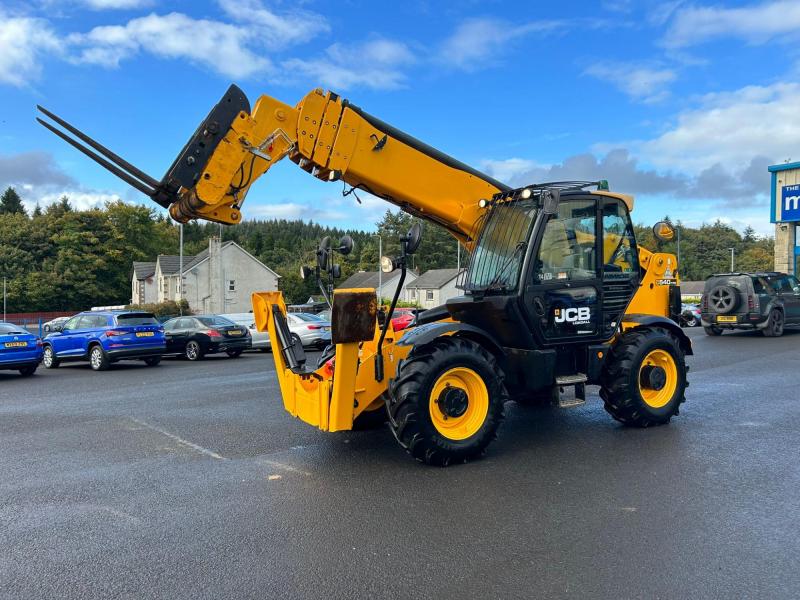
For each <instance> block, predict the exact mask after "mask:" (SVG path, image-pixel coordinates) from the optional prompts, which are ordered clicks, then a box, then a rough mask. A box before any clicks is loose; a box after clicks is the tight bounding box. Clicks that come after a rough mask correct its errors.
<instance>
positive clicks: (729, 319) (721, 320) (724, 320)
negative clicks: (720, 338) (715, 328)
mask: <svg viewBox="0 0 800 600" xmlns="http://www.w3.org/2000/svg"><path fill="white" fill-rule="evenodd" d="M736 321H737V319H736V317H723V316H721V315H720V316H718V317H717V323H736Z"/></svg>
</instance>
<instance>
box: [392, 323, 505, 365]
mask: <svg viewBox="0 0 800 600" xmlns="http://www.w3.org/2000/svg"><path fill="white" fill-rule="evenodd" d="M443 335H460V336H462V337H465V338H468V339H471V340H474V341H476V342H478V343H480V344H481V345H482V346H484V347H485V348H486V349H487V350H488V351H489V352H491V353H492V354H494V355H495V356H497V357H498V358H502V357H504V356H505V355H506V351H505V350H504V349H503V347H502V346H501V345H500V344H499V343H498V342H497V340H496V339H494V337H492V335H490V334H489V333H487V332H486V331H484V330H483V329H481V328H479V327H475V326H474V325H468V324H466V323H458V322H453V321H444V322H437V323H427V324H425V325H420V326H418V327H414V328H413V329H410V330H408V333H406V334H405V335H404V336H403V337H402V338H400V339H399V340H398V341H397V342H396V345H397V346H421V345H423V344H427V343H429V342H432V341H433V340H435V339H436V338H439V337H442V336H443Z"/></svg>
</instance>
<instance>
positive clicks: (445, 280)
mask: <svg viewBox="0 0 800 600" xmlns="http://www.w3.org/2000/svg"><path fill="white" fill-rule="evenodd" d="M461 273H463V269H462V270H461V271H459V270H458V269H431V270H430V271H425V272H424V273H423V274H422V275H420V276H419V277H418V278H416V280H415V281H413V282H412V283H409V284H408V285H406V295H407V299H408V301H409V302H416V303H417V304H418V305H419V306H420V307H421V308H425V309H427V308H435V307H437V306H441V305H442V304H444V303H445V302H447V301H448V300H449V299H450V298H454V297H456V296H461V295H462V294H463V292H462V291H461V290H460V289H459V288H457V287H456V283H457V282H458V276H459V275H460V274H461Z"/></svg>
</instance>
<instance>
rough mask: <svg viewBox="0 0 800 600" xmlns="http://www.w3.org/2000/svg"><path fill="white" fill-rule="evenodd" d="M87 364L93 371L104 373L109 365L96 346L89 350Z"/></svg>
mask: <svg viewBox="0 0 800 600" xmlns="http://www.w3.org/2000/svg"><path fill="white" fill-rule="evenodd" d="M89 364H90V365H91V367H92V370H93V371H105V370H107V369H108V367H109V366H110V365H111V363H110V362H109V360H108V356H106V353H105V352H104V351H103V348H102V347H100V346H98V345H95V346H92V347H91V348H90V349H89Z"/></svg>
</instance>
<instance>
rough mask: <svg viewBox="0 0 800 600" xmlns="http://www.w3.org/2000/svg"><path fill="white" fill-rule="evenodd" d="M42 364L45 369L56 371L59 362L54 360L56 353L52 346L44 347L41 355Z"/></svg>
mask: <svg viewBox="0 0 800 600" xmlns="http://www.w3.org/2000/svg"><path fill="white" fill-rule="evenodd" d="M42 364H43V365H44V368H45V369H57V368H58V366H59V365H60V364H61V362H60V361H59V360H58V359H57V358H56V353H55V351H54V350H53V347H52V346H49V345H47V346H45V347H44V354H43V355H42Z"/></svg>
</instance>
